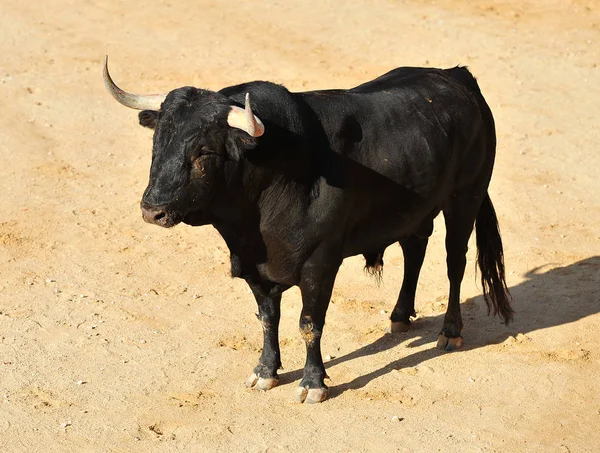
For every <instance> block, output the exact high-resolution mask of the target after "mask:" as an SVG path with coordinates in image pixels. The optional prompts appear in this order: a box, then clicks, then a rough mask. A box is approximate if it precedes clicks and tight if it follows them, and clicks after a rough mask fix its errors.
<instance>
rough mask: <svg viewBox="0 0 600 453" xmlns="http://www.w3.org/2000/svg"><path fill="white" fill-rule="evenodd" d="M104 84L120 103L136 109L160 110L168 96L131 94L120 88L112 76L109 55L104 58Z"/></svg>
mask: <svg viewBox="0 0 600 453" xmlns="http://www.w3.org/2000/svg"><path fill="white" fill-rule="evenodd" d="M103 76H104V85H106V88H107V89H108V92H109V93H110V94H111V95H112V97H113V98H115V99H116V100H117V101H118V102H119V103H120V104H123V105H124V106H125V107H129V108H131V109H136V110H160V106H161V104H162V103H163V101H164V100H165V98H166V97H167V95H166V94H147V95H139V94H131V93H127V92H126V91H123V90H122V89H121V88H119V87H118V86H117V85H116V84H115V82H113V79H112V78H111V77H110V74H109V72H108V55H107V56H106V57H105V58H104V71H103Z"/></svg>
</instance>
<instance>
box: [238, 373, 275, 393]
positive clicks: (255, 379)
mask: <svg viewBox="0 0 600 453" xmlns="http://www.w3.org/2000/svg"><path fill="white" fill-rule="evenodd" d="M277 384H279V379H277V378H261V377H260V376H258V375H257V374H256V373H252V374H251V375H250V377H249V378H248V379H246V387H248V388H251V389H256V390H264V391H266V390H271V389H272V388H273V387H276V386H277Z"/></svg>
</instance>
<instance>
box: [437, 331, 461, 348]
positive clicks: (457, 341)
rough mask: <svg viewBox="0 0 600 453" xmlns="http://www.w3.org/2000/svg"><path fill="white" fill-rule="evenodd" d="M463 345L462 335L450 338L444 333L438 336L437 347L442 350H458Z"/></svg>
mask: <svg viewBox="0 0 600 453" xmlns="http://www.w3.org/2000/svg"><path fill="white" fill-rule="evenodd" d="M462 345H463V339H462V337H454V338H449V337H447V336H446V335H444V334H443V333H441V334H440V335H439V337H438V342H437V348H438V349H440V350H442V351H456V350H457V349H460V348H461V347H462Z"/></svg>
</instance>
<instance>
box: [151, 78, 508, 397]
mask: <svg viewBox="0 0 600 453" xmlns="http://www.w3.org/2000/svg"><path fill="white" fill-rule="evenodd" d="M246 93H250V97H251V100H252V106H253V108H254V114H255V115H256V116H258V117H259V118H260V119H261V120H262V122H263V123H264V125H265V134H264V135H262V136H260V137H257V138H255V137H250V136H249V135H248V134H247V133H246V132H244V131H242V130H239V129H234V128H232V127H230V126H229V125H228V123H227V115H228V112H229V110H230V109H231V107H232V106H239V107H243V106H244V98H245V95H246ZM140 124H142V125H143V126H146V127H152V128H154V129H155V133H154V146H153V154H152V166H151V170H150V182H149V184H148V188H147V189H146V191H145V193H144V196H143V199H142V208H143V209H144V210H145V211H144V212H145V218H146V219H147V220H148V221H152V222H154V223H156V224H158V225H161V226H165V227H169V226H173V225H175V224H177V223H179V222H182V221H183V222H185V223H188V224H190V225H205V224H212V225H214V227H215V228H216V229H217V230H218V231H219V233H220V234H221V235H222V236H223V238H224V240H225V242H226V243H227V246H228V247H229V250H230V252H231V262H232V275H233V276H235V277H240V278H244V279H245V280H246V281H247V282H248V284H249V285H250V287H251V289H252V292H253V294H254V296H255V298H256V301H257V303H258V306H259V316H260V319H261V322H262V323H263V329H264V332H265V337H264V348H263V353H262V356H261V359H260V363H259V366H257V367H256V368H255V373H256V374H257V375H258V376H259V377H262V378H276V377H277V368H278V367H279V366H280V352H279V345H278V342H277V326H278V324H279V316H280V310H279V303H280V298H281V293H282V292H283V291H285V290H286V289H287V288H289V287H290V286H292V285H298V286H299V287H300V290H301V292H302V301H303V308H302V313H301V315H300V329H301V332H302V334H303V337H304V339H305V340H306V348H307V359H306V366H305V369H304V377H303V379H302V381H301V384H300V385H301V386H304V387H307V388H321V389H325V388H326V386H325V384H324V382H323V379H324V377H325V368H324V365H323V361H322V359H321V351H320V338H321V335H322V331H323V325H324V322H325V313H326V311H327V306H328V304H329V300H330V297H331V292H332V288H333V282H334V281H335V276H336V274H337V271H338V268H339V266H340V264H341V263H342V260H343V259H344V258H345V257H348V256H352V255H357V254H364V256H365V258H366V265H367V269H371V270H376V271H377V272H379V273H380V272H381V269H382V267H383V252H384V251H385V248H386V247H387V246H389V245H390V244H392V243H394V242H396V241H399V242H400V244H401V246H402V249H403V251H404V255H405V269H404V281H403V285H402V289H401V291H400V295H399V297H398V301H397V303H396V306H395V308H394V310H393V312H392V316H391V319H392V321H393V322H401V323H404V324H406V325H408V324H409V323H410V317H411V316H414V314H415V311H414V300H415V292H416V287H417V280H418V277H419V271H420V269H421V266H422V263H423V259H424V256H425V251H426V248H427V238H428V237H429V236H430V235H431V232H432V231H433V219H434V218H435V217H436V216H437V215H438V214H439V213H440V212H441V211H443V213H444V217H445V220H446V227H447V238H446V248H447V254H448V257H447V263H448V267H447V269H448V278H449V282H450V293H449V304H448V311H447V314H446V318H445V320H444V325H443V327H442V334H443V335H442V336H443V337H445V338H450V339H451V338H456V339H458V338H459V337H460V332H461V329H462V317H461V314H460V284H461V281H462V278H463V274H464V268H465V263H466V258H465V253H466V247H467V242H468V239H469V236H470V235H471V232H472V229H473V225H474V223H475V220H476V219H477V244H478V249H479V258H478V262H479V266H480V268H481V271H482V282H483V288H484V296H485V299H486V301H487V303H488V305H489V306H490V307H491V309H492V310H493V312H494V314H496V313H499V314H500V315H501V316H502V317H503V318H504V319H505V321H507V322H508V321H509V320H510V318H511V317H512V309H511V308H510V296H509V293H508V290H507V287H506V281H505V276H504V263H503V259H502V254H503V252H502V243H501V240H500V235H499V232H498V224H497V220H496V216H495V213H494V210H493V207H492V205H491V202H490V200H489V197H488V195H487V189H488V185H489V181H490V178H491V174H492V168H493V164H494V156H495V149H496V136H495V126H494V120H493V117H492V114H491V112H490V110H489V107H488V106H487V104H486V102H485V100H484V98H483V96H482V95H481V92H480V90H479V87H478V85H477V82H476V80H475V78H474V77H473V76H472V75H471V74H470V73H469V71H468V70H467V69H466V68H460V67H457V68H452V69H448V70H442V69H434V68H398V69H395V70H393V71H390V72H389V73H387V74H385V75H383V76H381V77H379V78H377V79H375V80H373V81H370V82H367V83H365V84H362V85H360V86H357V87H355V88H352V89H350V90H321V91H311V92H302V93H291V92H289V91H288V90H287V89H285V88H284V87H282V86H280V85H276V84H272V83H269V82H251V83H245V84H242V85H236V86H233V87H228V88H224V89H223V90H221V91H220V92H212V91H207V90H202V89H198V88H193V87H183V88H179V89H176V90H173V91H172V92H171V93H170V94H169V95H168V96H167V98H166V99H165V101H164V103H163V106H162V109H161V111H160V112H149V111H144V112H141V113H140ZM442 346H443V345H442Z"/></svg>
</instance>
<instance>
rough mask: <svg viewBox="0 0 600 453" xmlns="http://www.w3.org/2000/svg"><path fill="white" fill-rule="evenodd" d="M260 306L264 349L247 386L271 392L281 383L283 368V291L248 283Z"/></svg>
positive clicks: (247, 381)
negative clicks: (280, 319)
mask: <svg viewBox="0 0 600 453" xmlns="http://www.w3.org/2000/svg"><path fill="white" fill-rule="evenodd" d="M248 285H249V286H250V289H251V290H252V293H253V294H254V297H255V298H256V302H257V304H258V315H257V317H258V319H259V320H260V322H261V324H262V328H263V349H262V354H261V356H260V359H259V361H258V365H256V367H255V368H254V372H253V373H252V374H251V375H250V377H249V378H248V379H247V380H246V386H247V387H250V388H255V389H258V390H270V389H272V388H273V387H275V386H276V385H277V384H278V383H279V376H278V375H277V370H278V369H279V368H281V353H280V350H279V318H280V316H281V289H280V288H279V287H270V288H265V287H263V286H261V285H258V284H255V283H251V282H248Z"/></svg>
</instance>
